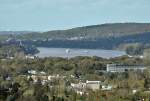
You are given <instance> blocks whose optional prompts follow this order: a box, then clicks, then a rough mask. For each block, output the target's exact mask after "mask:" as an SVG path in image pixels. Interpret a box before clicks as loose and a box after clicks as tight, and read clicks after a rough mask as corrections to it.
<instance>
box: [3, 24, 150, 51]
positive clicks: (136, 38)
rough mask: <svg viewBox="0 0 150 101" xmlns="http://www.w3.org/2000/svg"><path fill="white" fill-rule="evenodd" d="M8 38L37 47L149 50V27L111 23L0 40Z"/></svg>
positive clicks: (10, 36)
mask: <svg viewBox="0 0 150 101" xmlns="http://www.w3.org/2000/svg"><path fill="white" fill-rule="evenodd" d="M12 37H13V38H15V39H19V40H23V42H24V43H25V44H28V45H31V44H32V45H35V46H37V47H56V48H57V47H62V48H101V49H114V48H118V47H122V46H126V45H125V44H136V43H138V44H142V45H144V47H150V23H114V24H102V25H93V26H85V27H77V28H72V29H68V30H55V31H48V32H43V33H40V32H32V33H27V34H13V35H8V34H7V35H0V40H7V39H9V38H12ZM120 49H122V48H120Z"/></svg>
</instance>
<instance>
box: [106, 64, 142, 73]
mask: <svg viewBox="0 0 150 101" xmlns="http://www.w3.org/2000/svg"><path fill="white" fill-rule="evenodd" d="M144 69H145V67H144V66H142V65H120V64H107V72H126V71H131V70H133V71H137V70H140V71H143V70H144Z"/></svg>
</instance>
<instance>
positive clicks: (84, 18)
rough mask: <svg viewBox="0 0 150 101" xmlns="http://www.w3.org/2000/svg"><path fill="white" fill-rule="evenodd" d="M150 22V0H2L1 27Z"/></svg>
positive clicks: (9, 28)
mask: <svg viewBox="0 0 150 101" xmlns="http://www.w3.org/2000/svg"><path fill="white" fill-rule="evenodd" d="M113 22H150V0H0V30H14V31H15V30H36V31H46V30H53V29H66V28H72V27H76V26H85V25H93V24H94V25H95V24H102V23H113Z"/></svg>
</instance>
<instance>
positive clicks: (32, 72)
mask: <svg viewBox="0 0 150 101" xmlns="http://www.w3.org/2000/svg"><path fill="white" fill-rule="evenodd" d="M28 73H29V74H32V75H36V74H37V72H36V71H35V70H29V71H28Z"/></svg>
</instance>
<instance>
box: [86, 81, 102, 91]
mask: <svg viewBox="0 0 150 101" xmlns="http://www.w3.org/2000/svg"><path fill="white" fill-rule="evenodd" d="M100 84H101V81H88V80H87V81H86V87H87V88H89V89H92V90H99V89H100Z"/></svg>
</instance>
